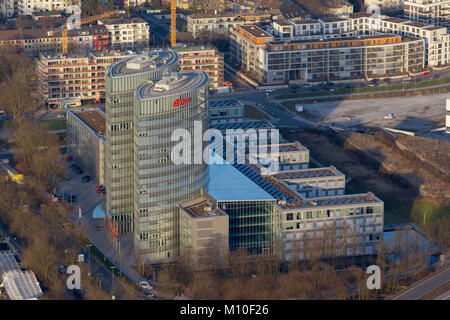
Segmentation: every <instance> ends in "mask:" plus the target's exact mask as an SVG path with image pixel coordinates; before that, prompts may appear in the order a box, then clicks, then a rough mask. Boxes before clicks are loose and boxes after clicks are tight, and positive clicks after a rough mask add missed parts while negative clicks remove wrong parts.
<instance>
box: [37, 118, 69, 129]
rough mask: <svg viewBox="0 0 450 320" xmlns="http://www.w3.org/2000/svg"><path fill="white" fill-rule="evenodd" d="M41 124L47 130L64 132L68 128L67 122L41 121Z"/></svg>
mask: <svg viewBox="0 0 450 320" xmlns="http://www.w3.org/2000/svg"><path fill="white" fill-rule="evenodd" d="M39 124H40V125H41V126H42V127H43V128H44V129H46V130H51V131H53V130H64V129H66V128H67V121H66V120H49V121H41V122H39Z"/></svg>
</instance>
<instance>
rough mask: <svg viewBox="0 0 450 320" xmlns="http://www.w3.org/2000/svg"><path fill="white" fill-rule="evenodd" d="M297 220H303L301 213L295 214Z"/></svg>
mask: <svg viewBox="0 0 450 320" xmlns="http://www.w3.org/2000/svg"><path fill="white" fill-rule="evenodd" d="M297 220H303V212H297Z"/></svg>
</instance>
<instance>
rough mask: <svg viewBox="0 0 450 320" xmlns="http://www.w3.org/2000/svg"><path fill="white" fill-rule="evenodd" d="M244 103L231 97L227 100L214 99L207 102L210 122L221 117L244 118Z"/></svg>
mask: <svg viewBox="0 0 450 320" xmlns="http://www.w3.org/2000/svg"><path fill="white" fill-rule="evenodd" d="M244 108H245V107H244V105H243V104H242V103H241V102H240V101H238V100H233V99H228V100H216V101H211V102H210V103H209V115H210V117H211V123H217V122H212V121H213V120H215V119H221V118H238V119H243V118H244Z"/></svg>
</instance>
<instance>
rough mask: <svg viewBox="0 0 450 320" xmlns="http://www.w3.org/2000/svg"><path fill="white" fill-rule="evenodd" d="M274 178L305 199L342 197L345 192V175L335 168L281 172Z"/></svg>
mask: <svg viewBox="0 0 450 320" xmlns="http://www.w3.org/2000/svg"><path fill="white" fill-rule="evenodd" d="M274 176H275V177H276V178H277V179H280V180H281V181H284V182H285V183H287V184H288V185H289V186H290V187H291V188H292V189H294V190H295V191H297V192H298V193H299V194H300V195H301V196H302V197H305V198H316V197H329V196H336V195H343V194H344V192H345V175H344V174H343V173H342V172H340V171H339V170H337V169H336V168H335V167H329V168H314V169H302V170H283V171H282V172H279V173H277V174H275V175H274Z"/></svg>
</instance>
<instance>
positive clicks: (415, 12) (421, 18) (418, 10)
mask: <svg viewBox="0 0 450 320" xmlns="http://www.w3.org/2000/svg"><path fill="white" fill-rule="evenodd" d="M404 14H405V16H406V17H407V18H408V19H410V20H412V21H417V22H423V23H429V24H442V23H445V22H448V21H449V20H450V0H405V3H404Z"/></svg>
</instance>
